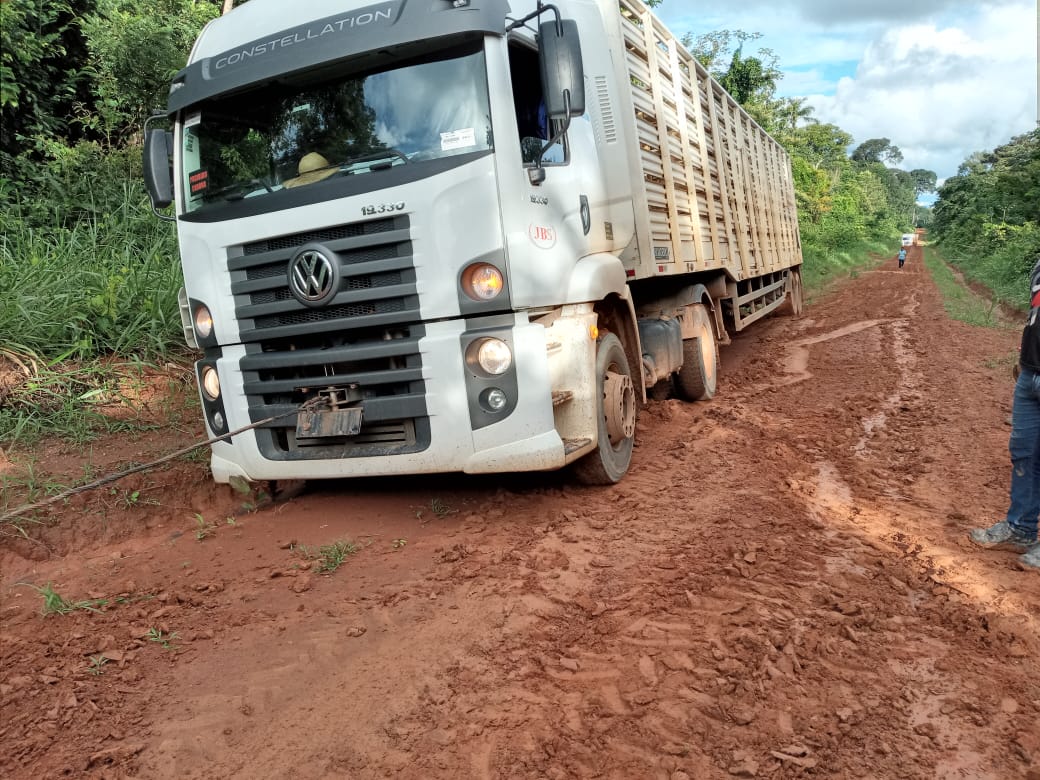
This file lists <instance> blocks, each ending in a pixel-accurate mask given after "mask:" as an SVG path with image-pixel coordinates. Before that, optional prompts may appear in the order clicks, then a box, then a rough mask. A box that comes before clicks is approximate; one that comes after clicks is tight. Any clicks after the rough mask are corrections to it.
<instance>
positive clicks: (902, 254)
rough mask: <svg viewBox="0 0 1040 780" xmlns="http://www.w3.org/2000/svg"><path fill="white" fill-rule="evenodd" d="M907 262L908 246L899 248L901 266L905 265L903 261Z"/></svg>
mask: <svg viewBox="0 0 1040 780" xmlns="http://www.w3.org/2000/svg"><path fill="white" fill-rule="evenodd" d="M905 262H906V247H905V246H904V247H900V248H899V267H900V268H902V267H903V263H905Z"/></svg>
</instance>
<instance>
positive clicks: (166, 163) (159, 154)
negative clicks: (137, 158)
mask: <svg viewBox="0 0 1040 780" xmlns="http://www.w3.org/2000/svg"><path fill="white" fill-rule="evenodd" d="M144 186H145V189H146V190H148V197H149V198H151V200H152V208H153V209H164V208H166V207H167V206H169V205H170V204H171V203H173V133H171V132H170V131H168V130H159V129H155V130H145V135H144Z"/></svg>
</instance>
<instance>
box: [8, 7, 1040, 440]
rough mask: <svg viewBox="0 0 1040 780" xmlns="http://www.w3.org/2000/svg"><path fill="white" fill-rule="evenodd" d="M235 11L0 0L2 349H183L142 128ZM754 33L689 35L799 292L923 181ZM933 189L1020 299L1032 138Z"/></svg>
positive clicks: (146, 354)
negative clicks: (193, 50)
mask: <svg viewBox="0 0 1040 780" xmlns="http://www.w3.org/2000/svg"><path fill="white" fill-rule="evenodd" d="M231 5H232V0H153V2H150V3H143V4H142V3H140V2H136V1H132V0H5V2H3V3H2V4H0V28H2V42H0V52H2V56H0V109H2V114H0V119H2V124H0V234H2V236H3V240H2V245H0V289H3V291H4V296H3V303H2V305H0V350H3V352H4V354H6V355H7V356H8V357H9V358H11V359H15V358H17V359H18V360H20V361H22V362H25V361H26V360H37V361H40V362H43V363H46V364H52V365H53V364H55V363H58V362H60V361H65V360H69V359H74V360H77V361H92V360H97V359H98V358H99V357H102V356H106V355H116V356H119V357H130V358H133V359H136V360H142V361H154V360H157V359H168V358H170V357H171V356H175V354H176V353H177V352H178V350H180V349H181V348H182V346H181V345H182V344H183V341H182V337H181V333H180V321H179V315H178V309H177V303H176V292H177V289H178V288H179V286H180V270H179V267H178V263H177V259H176V258H177V249H176V245H175V237H174V231H173V228H172V227H171V225H170V224H169V223H168V222H163V221H160V220H158V219H156V218H155V216H154V215H153V214H152V212H151V208H150V206H149V204H148V201H147V198H146V196H145V194H144V190H143V186H142V182H141V170H140V169H141V163H140V158H141V138H142V133H141V128H142V124H143V121H144V119H145V118H146V117H147V116H148V115H149V114H150V113H151V112H152V111H153V110H154V109H156V108H162V107H163V106H164V105H165V102H166V94H167V86H168V83H169V80H170V77H171V76H172V75H173V74H174V73H175V72H176V71H177V70H179V69H180V68H181V67H182V66H183V64H184V62H185V60H186V57H187V53H188V51H189V50H190V47H191V44H192V41H193V40H194V38H195V36H196V35H197V33H198V31H199V30H200V29H201V28H202V26H203V25H204V24H205V23H206V22H207V21H208V20H209V19H211V18H214V17H215V16H217V15H219V14H220V13H221V12H222V11H226V10H228V8H229V7H230V6H231ZM757 37H758V36H757V35H755V34H749V33H744V32H730V31H723V32H715V33H711V34H708V35H702V36H699V37H695V36H693V35H692V34H691V35H687V36H686V38H685V39H684V43H686V45H687V46H688V47H689V48H690V49H691V51H693V52H694V53H695V54H696V56H698V58H699V59H701V61H702V62H703V63H704V64H705V65H706V67H707V68H708V69H709V70H710V71H711V72H712V73H713V74H714V75H715V76H716V77H717V78H718V79H719V80H720V81H721V82H722V84H723V85H724V86H725V87H726V88H727V89H728V90H729V91H730V92H731V93H732V94H733V95H734V97H735V98H736V99H737V100H738V101H739V102H740V103H741V104H742V105H743V106H744V107H745V108H746V109H747V111H748V112H749V113H750V114H751V115H752V116H753V117H754V118H755V119H756V120H757V121H758V122H759V123H760V124H761V125H762V126H763V127H764V128H765V129H766V130H768V131H769V132H770V133H771V134H772V135H773V136H774V137H775V138H777V139H778V140H779V141H780V142H781V143H782V144H783V145H784V146H785V147H786V148H787V149H788V150H789V152H790V154H791V158H792V169H793V174H794V178H795V183H796V191H797V199H798V208H799V224H800V229H801V235H802V241H803V247H804V254H805V263H806V265H805V270H806V279H807V283H808V284H809V285H810V286H811V285H812V284H813V283H814V281H816V282H818V281H819V279H820V278H821V277H826V276H830V275H834V274H836V273H839V272H841V271H842V270H843V269H846V268H848V267H850V266H851V265H853V264H855V263H857V262H862V261H863V260H864V259H865V258H866V257H867V256H868V254H869V253H870V252H875V253H889V252H891V251H893V247H894V246H895V245H896V241H897V238H898V235H899V234H900V233H902V232H905V231H908V230H910V229H911V228H912V227H914V226H916V225H922V224H923V225H928V224H930V223H931V220H932V215H931V214H930V213H929V212H928V210H927V209H923V208H921V207H920V206H916V205H915V203H916V201H917V199H918V196H919V195H921V194H922V193H926V192H931V191H934V189H935V185H936V175H935V173H933V172H931V171H927V170H910V171H906V170H902V169H901V168H899V167H898V166H899V164H900V163H901V162H902V154H901V153H900V150H899V149H898V148H897V147H896V146H895V145H893V144H892V143H891V142H890V141H889V139H887V138H874V139H866V140H863V141H862V142H860V143H858V145H854V139H853V138H852V136H851V135H850V134H849V133H847V132H845V131H844V130H842V129H841V128H840V127H837V126H835V125H832V124H824V123H820V122H818V121H816V120H815V119H814V118H813V117H812V109H811V107H809V106H808V105H807V104H806V102H805V101H804V100H802V99H798V98H778V97H777V84H778V81H779V79H780V78H781V71H780V68H779V63H778V62H777V58H776V57H775V55H773V53H772V52H770V51H769V50H768V49H761V48H760V49H757V51H755V52H754V53H753V54H752V53H750V52H749V50H750V49H751V48H752V47H753V46H754V45H755V44H754V42H755V40H756V39H757ZM939 195H940V200H939V202H938V204H937V206H936V207H935V214H934V236H933V237H936V238H938V239H939V240H940V241H941V242H942V244H943V245H945V246H948V247H949V252H950V254H951V256H952V257H954V258H955V259H956V261H957V262H959V263H961V264H962V265H963V266H964V267H965V268H966V269H972V271H973V273H975V275H976V276H978V277H979V278H981V279H985V280H988V281H989V282H990V283H992V284H994V285H995V286H996V287H997V288H998V289H999V290H1001V291H1006V294H1007V295H1008V296H1011V297H1014V296H1015V295H1018V297H1019V298H1021V294H1020V293H1015V292H1014V290H1016V289H1017V287H1019V286H1021V283H1020V280H1021V279H1022V278H1023V274H1024V272H1025V269H1026V268H1027V267H1028V265H1029V264H1030V262H1031V260H1030V258H1031V257H1032V256H1033V255H1034V254H1035V253H1036V251H1037V247H1038V245H1040V231H1038V229H1037V223H1038V219H1040V211H1038V210H1040V137H1038V135H1037V133H1035V132H1034V133H1032V134H1030V135H1027V136H1022V137H1019V138H1015V139H1013V140H1012V141H1010V142H1009V143H1008V144H1007V145H1005V146H1002V147H1000V148H998V149H996V150H994V151H993V152H985V153H979V154H976V155H974V156H973V157H972V158H970V159H969V160H967V161H965V163H964V165H963V166H962V167H961V170H960V172H959V174H958V176H956V177H954V178H952V179H950V180H949V181H947V182H946V183H945V184H944V185H943V186H942V187H941V188H940V189H939ZM0 406H2V405H0ZM2 416H3V412H2V410H0V417H2ZM0 422H2V421H0ZM0 433H4V430H3V426H0Z"/></svg>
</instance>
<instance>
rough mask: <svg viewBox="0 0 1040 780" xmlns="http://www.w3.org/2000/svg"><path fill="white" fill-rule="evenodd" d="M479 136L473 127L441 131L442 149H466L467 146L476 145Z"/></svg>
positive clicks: (447, 150) (448, 150)
mask: <svg viewBox="0 0 1040 780" xmlns="http://www.w3.org/2000/svg"><path fill="white" fill-rule="evenodd" d="M476 145H477V136H476V134H475V133H474V132H473V128H472V127H467V128H465V129H464V130H452V131H450V132H447V133H441V151H442V152H450V151H451V150H452V149H465V148H466V147H467V146H476Z"/></svg>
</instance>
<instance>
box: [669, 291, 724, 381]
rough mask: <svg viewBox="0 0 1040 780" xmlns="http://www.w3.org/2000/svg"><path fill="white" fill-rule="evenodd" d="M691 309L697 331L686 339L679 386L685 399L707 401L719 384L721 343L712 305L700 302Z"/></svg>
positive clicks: (678, 377)
mask: <svg viewBox="0 0 1040 780" xmlns="http://www.w3.org/2000/svg"><path fill="white" fill-rule="evenodd" d="M690 311H691V313H692V315H693V328H694V332H695V333H696V334H697V335H696V336H695V337H693V338H689V339H685V340H684V341H683V364H682V368H680V369H679V370H678V371H676V372H675V376H674V379H675V390H676V392H677V393H678V395H679V397H680V398H682V399H683V400H684V401H707V400H708V399H709V398H713V397H714V396H715V389H716V387H717V385H718V378H719V372H718V354H719V353H718V345H717V344H716V343H715V331H714V329H712V327H711V315H710V314H709V313H708V307H707V306H705V305H704V304H703V303H698V304H695V305H693V306H691V307H690Z"/></svg>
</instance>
